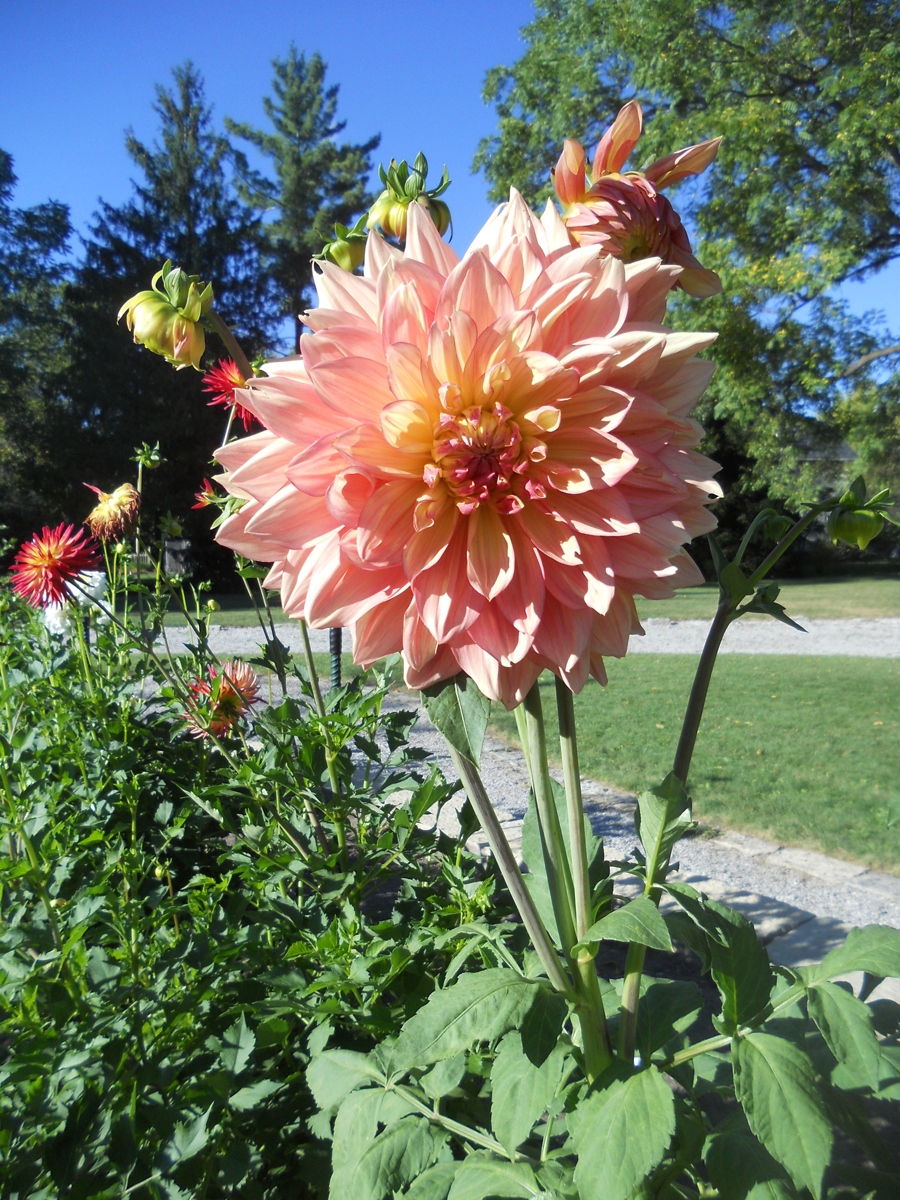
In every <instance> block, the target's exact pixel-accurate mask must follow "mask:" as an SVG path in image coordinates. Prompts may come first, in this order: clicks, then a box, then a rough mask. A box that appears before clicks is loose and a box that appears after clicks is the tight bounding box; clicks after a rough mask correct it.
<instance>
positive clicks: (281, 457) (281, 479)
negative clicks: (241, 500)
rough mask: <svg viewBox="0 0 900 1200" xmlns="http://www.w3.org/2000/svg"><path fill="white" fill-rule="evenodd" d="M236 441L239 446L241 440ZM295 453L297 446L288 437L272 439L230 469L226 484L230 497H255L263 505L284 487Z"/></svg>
mask: <svg viewBox="0 0 900 1200" xmlns="http://www.w3.org/2000/svg"><path fill="white" fill-rule="evenodd" d="M242 440H244V441H250V440H251V439H250V438H245V439H242ZM236 444H237V445H240V442H238V443H236ZM296 453H297V447H296V445H295V444H294V443H293V442H289V441H288V440H287V438H274V439H273V440H272V441H271V442H270V443H269V445H268V446H265V447H264V448H263V449H262V450H260V451H258V452H257V453H256V454H254V455H253V457H252V458H249V459H248V460H247V461H246V462H244V463H242V464H241V466H239V467H238V468H237V469H236V470H234V471H232V472H231V474H230V476H229V477H228V483H227V487H228V491H229V492H231V494H232V495H233V496H234V495H242V494H246V495H248V496H252V497H253V499H254V500H259V501H260V502H261V503H263V504H264V503H265V502H266V501H267V500H271V499H272V497H273V496H274V495H275V493H276V492H277V491H278V490H279V489H280V488H282V487H284V484H285V482H286V481H287V469H288V465H289V463H290V462H291V460H292V459H293V458H294V457H295V456H296Z"/></svg>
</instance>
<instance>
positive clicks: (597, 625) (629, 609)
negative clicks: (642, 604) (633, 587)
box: [591, 588, 644, 658]
mask: <svg viewBox="0 0 900 1200" xmlns="http://www.w3.org/2000/svg"><path fill="white" fill-rule="evenodd" d="M643 632H644V630H643V628H642V627H641V623H640V621H639V619H638V615H637V609H636V608H635V606H634V597H633V596H632V595H631V593H630V592H627V591H625V589H624V588H617V589H616V595H615V598H614V599H613V602H612V604H611V605H610V606H609V608H608V610H607V611H606V613H605V614H604V615H603V616H602V617H600V616H596V617H595V618H594V624H593V629H592V631H591V653H592V654H599V655H604V654H605V655H606V656H607V657H608V658H624V657H625V654H626V653H627V651H628V639H629V638H630V637H631V635H632V634H633V633H639V634H643Z"/></svg>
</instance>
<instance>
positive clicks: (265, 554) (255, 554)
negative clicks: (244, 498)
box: [216, 500, 284, 562]
mask: <svg viewBox="0 0 900 1200" xmlns="http://www.w3.org/2000/svg"><path fill="white" fill-rule="evenodd" d="M260 507H261V506H260V504H259V503H258V502H257V501H256V500H251V501H250V502H249V503H248V504H245V505H244V507H243V508H241V509H239V510H238V511H237V512H236V513H232V515H231V516H230V517H226V518H225V520H224V521H223V522H222V524H221V525H220V526H219V528H218V529H217V530H216V541H217V542H218V543H219V544H220V545H221V546H225V547H227V549H229V550H233V551H234V552H235V554H242V555H243V556H244V558H250V559H252V560H253V561H254V562H272V561H274V560H276V559H279V558H283V557H284V547H283V546H282V544H281V543H280V542H279V541H278V540H277V539H272V538H268V537H264V536H261V535H260V534H258V533H247V523H248V521H250V520H251V519H252V518H253V517H254V515H255V514H256V513H258V512H259V509H260Z"/></svg>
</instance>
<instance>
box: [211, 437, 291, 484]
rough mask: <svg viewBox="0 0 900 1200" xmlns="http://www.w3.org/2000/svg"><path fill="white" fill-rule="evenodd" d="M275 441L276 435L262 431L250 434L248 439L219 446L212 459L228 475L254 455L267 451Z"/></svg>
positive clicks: (239, 439) (240, 439)
mask: <svg viewBox="0 0 900 1200" xmlns="http://www.w3.org/2000/svg"><path fill="white" fill-rule="evenodd" d="M275 441H277V438H276V435H275V434H274V433H270V432H269V430H268V429H264V430H263V431H262V433H252V434H251V435H250V436H249V437H243V438H237V440H236V441H233V442H228V443H227V445H225V446H219V448H218V450H214V451H213V458H215V459H216V461H217V462H219V463H221V464H222V466H223V467H224V468H225V470H226V471H228V472H229V473H230V472H233V471H236V470H237V469H238V468H239V467H242V466H243V465H244V463H246V462H249V461H250V459H251V458H253V456H254V455H255V454H259V453H260V452H261V451H263V450H267V449H268V448H269V446H271V445H272V444H273V443H274V442H275Z"/></svg>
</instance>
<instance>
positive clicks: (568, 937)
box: [522, 683, 612, 1081]
mask: <svg viewBox="0 0 900 1200" xmlns="http://www.w3.org/2000/svg"><path fill="white" fill-rule="evenodd" d="M565 690H566V691H568V688H566V689H565ZM557 695H559V693H558V692H557ZM571 695H572V693H571V692H569V697H570V700H571ZM522 707H523V708H524V709H525V729H526V733H527V735H528V747H529V762H530V764H531V768H532V770H531V785H532V788H533V790H534V799H535V807H536V809H537V813H538V823H539V825H540V829H541V844H542V846H543V850H544V867H545V870H546V872H547V883H548V885H549V887H550V898H551V900H552V902H553V913H554V916H555V917H556V925H557V929H558V930H559V937H560V941H561V942H562V946H563V951H564V953H565V956H566V959H567V960H568V961H569V962H573V963H574V967H575V986H576V988H577V990H578V1008H577V1011H578V1021H579V1024H580V1026H581V1038H582V1045H583V1049H584V1062H585V1071H586V1073H587V1077H588V1079H589V1080H590V1081H593V1080H594V1079H596V1078H597V1076H598V1075H599V1074H600V1072H601V1071H603V1070H604V1068H605V1067H607V1066H608V1065H609V1063H610V1062H611V1060H612V1048H611V1046H610V1042H609V1033H608V1031H607V1028H606V1017H605V1015H604V1012H603V1001H602V999H601V996H600V984H599V983H598V981H597V969H596V967H595V966H594V960H593V956H592V955H590V954H588V953H585V954H583V955H582V954H573V950H574V947H575V945H576V943H577V942H578V940H579V939H578V933H577V918H576V914H577V911H578V900H577V897H576V893H575V889H574V887H573V882H572V868H571V867H570V864H569V858H568V855H567V853H566V843H565V839H564V838H563V832H562V828H561V826H560V823H559V814H558V813H557V811H556V801H555V799H554V797H553V788H552V785H551V781H550V769H549V767H548V765H547V742H546V737H545V733H544V713H543V709H542V706H541V694H540V685H539V684H538V683H535V685H534V686H533V687H532V688H531V690H530V691H529V692H528V694H527V696H526V697H525V700H524V702H523V705H522ZM569 717H570V724H567V725H566V731H567V737H566V746H567V749H566V751H565V752H564V755H565V759H566V760H567V762H568V769H569V771H571V769H572V766H573V762H574V769H575V779H576V784H575V789H574V790H570V787H569V783H570V775H569V774H567V775H566V801H567V808H568V813H569V836H570V838H571V839H572V840H571V843H570V844H571V847H572V858H573V860H575V867H574V869H575V871H576V873H578V872H579V866H578V863H577V860H578V859H579V857H580V858H581V859H582V865H581V868H580V876H579V877H580V880H581V883H582V886H583V887H585V888H587V887H588V886H589V885H588V883H587V846H586V844H585V838H584V809H583V808H582V805H581V782H580V778H579V776H578V751H577V747H576V744H575V714H574V709H573V710H572V712H571V713H570V714H569ZM562 729H563V721H562V719H561V722H560V737H561V739H562ZM575 814H577V815H575ZM573 817H574V819H573ZM583 900H584V898H583ZM589 913H590V895H589V894H588V895H587V898H586V900H584V903H583V913H582V916H583V919H584V921H585V925H584V931H585V932H586V931H587V929H588V928H589V926H590V917H589V915H588V914H589Z"/></svg>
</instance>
